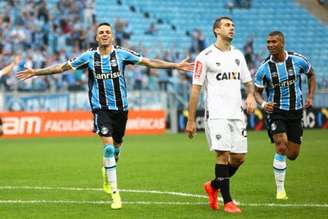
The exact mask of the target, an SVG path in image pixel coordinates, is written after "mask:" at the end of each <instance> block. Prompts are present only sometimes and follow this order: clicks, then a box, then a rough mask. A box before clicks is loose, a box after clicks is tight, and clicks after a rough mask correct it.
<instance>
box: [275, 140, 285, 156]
mask: <svg viewBox="0 0 328 219" xmlns="http://www.w3.org/2000/svg"><path fill="white" fill-rule="evenodd" d="M276 149H277V152H278V153H279V154H286V151H287V142H284V141H277V142H276Z"/></svg>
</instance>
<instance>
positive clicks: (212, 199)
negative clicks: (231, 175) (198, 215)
mask: <svg viewBox="0 0 328 219" xmlns="http://www.w3.org/2000/svg"><path fill="white" fill-rule="evenodd" d="M204 189H205V192H206V193H207V195H208V202H209V204H210V208H212V209H213V210H218V209H219V201H218V190H215V189H213V188H212V186H211V181H208V182H206V183H205V184H204Z"/></svg>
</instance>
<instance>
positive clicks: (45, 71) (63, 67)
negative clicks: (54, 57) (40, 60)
mask: <svg viewBox="0 0 328 219" xmlns="http://www.w3.org/2000/svg"><path fill="white" fill-rule="evenodd" d="M71 69H72V67H71V66H70V65H69V64H68V62H66V63H62V64H57V65H53V66H50V67H46V68H41V69H38V70H36V75H52V74H58V73H62V72H64V71H67V70H71Z"/></svg>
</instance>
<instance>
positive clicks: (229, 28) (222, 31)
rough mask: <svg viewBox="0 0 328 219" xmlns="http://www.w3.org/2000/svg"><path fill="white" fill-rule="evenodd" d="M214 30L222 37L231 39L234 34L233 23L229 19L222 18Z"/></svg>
mask: <svg viewBox="0 0 328 219" xmlns="http://www.w3.org/2000/svg"><path fill="white" fill-rule="evenodd" d="M215 32H216V33H217V34H218V35H220V36H221V37H222V38H226V39H230V40H232V39H233V35H234V34H235V24H234V23H233V22H232V21H231V20H228V19H223V20H221V22H220V25H219V27H217V28H215Z"/></svg>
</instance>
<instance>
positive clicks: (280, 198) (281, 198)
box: [276, 190, 288, 200]
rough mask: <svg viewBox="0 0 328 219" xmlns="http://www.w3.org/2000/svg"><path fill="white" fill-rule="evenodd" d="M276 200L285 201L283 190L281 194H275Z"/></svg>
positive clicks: (285, 195)
mask: <svg viewBox="0 0 328 219" xmlns="http://www.w3.org/2000/svg"><path fill="white" fill-rule="evenodd" d="M276 199H278V200H287V199H288V197H287V194H286V191H285V190H283V191H282V192H277V195H276Z"/></svg>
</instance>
